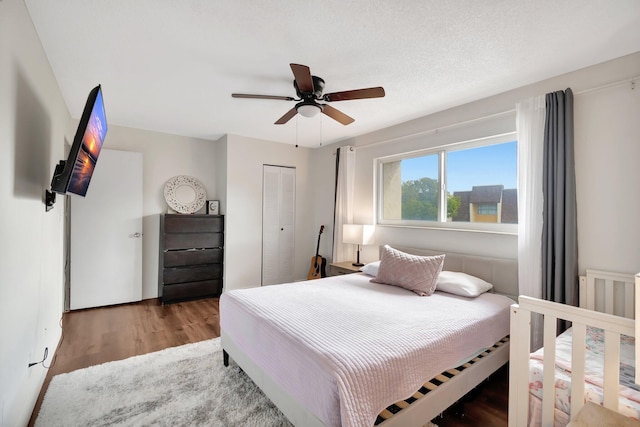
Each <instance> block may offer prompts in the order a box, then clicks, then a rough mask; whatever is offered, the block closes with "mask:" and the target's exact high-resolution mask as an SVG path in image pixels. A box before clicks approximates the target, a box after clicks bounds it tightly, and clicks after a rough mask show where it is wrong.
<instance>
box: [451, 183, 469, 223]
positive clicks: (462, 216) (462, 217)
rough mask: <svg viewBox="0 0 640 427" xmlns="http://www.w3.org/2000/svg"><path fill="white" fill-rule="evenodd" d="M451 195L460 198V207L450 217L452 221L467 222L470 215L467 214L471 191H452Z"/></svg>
mask: <svg viewBox="0 0 640 427" xmlns="http://www.w3.org/2000/svg"><path fill="white" fill-rule="evenodd" d="M453 195H454V196H455V197H457V198H459V199H460V207H459V208H458V212H457V213H456V216H454V217H453V218H452V220H453V221H459V222H469V221H471V217H470V215H469V212H470V209H469V200H470V199H471V191H454V192H453Z"/></svg>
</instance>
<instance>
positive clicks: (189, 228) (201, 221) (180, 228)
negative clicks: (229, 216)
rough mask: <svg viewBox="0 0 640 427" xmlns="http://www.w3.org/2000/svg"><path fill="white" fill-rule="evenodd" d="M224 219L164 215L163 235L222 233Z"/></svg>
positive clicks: (207, 216)
mask: <svg viewBox="0 0 640 427" xmlns="http://www.w3.org/2000/svg"><path fill="white" fill-rule="evenodd" d="M223 231H224V217H223V216H213V215H199V216H192V215H165V217H164V232H165V233H222V232H223Z"/></svg>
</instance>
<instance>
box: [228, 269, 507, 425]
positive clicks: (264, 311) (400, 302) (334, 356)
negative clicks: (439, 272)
mask: <svg viewBox="0 0 640 427" xmlns="http://www.w3.org/2000/svg"><path fill="white" fill-rule="evenodd" d="M370 278H371V277H370V276H367V275H365V274H351V275H344V276H337V277H329V278H326V279H322V280H314V281H309V282H298V283H290V284H284V285H275V286H266V287H261V288H252V289H242V290H234V291H230V292H226V293H224V294H223V295H222V296H221V298H220V316H221V317H220V325H221V329H222V330H223V331H224V332H225V334H226V335H227V336H229V337H230V338H231V339H232V340H233V341H234V342H235V344H236V345H237V346H238V347H239V348H240V349H241V350H242V351H243V352H244V353H245V354H246V355H247V356H249V357H250V358H251V359H252V360H254V362H255V363H256V364H257V365H258V366H260V367H261V368H262V369H263V370H264V371H265V372H266V373H267V374H268V375H269V376H270V377H271V378H272V379H273V380H274V381H275V382H276V383H278V384H279V385H280V386H281V387H282V388H283V389H284V390H286V391H287V392H288V393H289V394H290V395H291V396H293V397H294V398H296V399H297V400H298V401H299V402H300V403H301V404H303V405H304V406H305V407H307V408H308V410H309V411H310V412H311V413H313V414H314V415H315V416H316V417H318V418H319V419H320V420H322V422H323V423H324V424H325V425H327V426H344V427H356V426H367V427H369V426H372V425H373V423H374V421H375V418H376V416H377V414H378V413H380V411H382V410H383V409H384V408H386V407H387V406H388V405H389V404H391V403H395V402H397V401H399V400H402V399H405V398H407V397H409V396H410V395H412V394H413V393H414V392H415V391H416V390H417V389H418V388H419V387H420V386H421V385H422V384H424V383H425V382H426V381H428V380H430V379H431V378H433V377H434V376H435V375H437V374H439V373H440V372H442V371H444V370H446V369H448V368H450V367H452V366H454V365H455V364H456V362H458V361H460V360H462V359H464V358H466V357H467V356H469V355H471V354H474V353H475V352H476V351H477V350H478V349H480V348H486V347H489V346H491V345H492V344H494V343H495V342H496V341H498V340H499V339H501V338H502V337H504V336H505V335H507V334H508V333H509V306H510V305H511V304H512V303H513V301H512V300H510V299H509V298H507V297H505V296H501V295H496V294H483V295H481V296H480V297H478V298H475V299H470V298H464V297H456V296H454V295H451V294H445V293H440V292H436V293H435V294H433V295H431V296H429V297H420V296H418V295H416V294H415V293H413V292H410V291H407V290H404V289H401V288H398V287H394V286H387V285H380V284H374V283H370V282H369V280H370Z"/></svg>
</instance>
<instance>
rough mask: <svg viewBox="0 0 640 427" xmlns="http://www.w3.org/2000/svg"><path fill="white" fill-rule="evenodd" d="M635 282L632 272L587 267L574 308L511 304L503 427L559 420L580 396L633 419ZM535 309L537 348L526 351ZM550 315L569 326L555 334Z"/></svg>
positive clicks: (637, 394)
mask: <svg viewBox="0 0 640 427" xmlns="http://www.w3.org/2000/svg"><path fill="white" fill-rule="evenodd" d="M634 282H635V284H634ZM639 286H640V273H639V274H638V275H635V276H633V275H628V274H619V273H612V272H605V271H596V270H587V272H586V276H583V277H581V278H580V306H581V307H580V308H579V307H571V306H567V305H564V304H558V303H553V302H549V301H542V300H539V299H536V298H530V297H526V296H520V297H519V299H518V304H514V305H513V306H512V308H511V333H510V336H511V348H510V365H509V425H510V426H525V425H530V426H538V425H542V426H563V425H567V423H569V422H570V421H571V420H573V419H574V418H575V417H576V416H577V415H578V413H579V412H580V410H581V409H582V408H583V406H584V405H585V402H593V403H595V404H598V405H602V406H604V407H605V408H608V409H610V410H613V411H615V412H618V413H621V414H623V415H626V416H628V417H631V418H635V419H638V418H640V388H638V386H637V385H635V383H634V375H635V357H636V354H635V352H636V350H635V338H634V337H635V322H634V320H633V317H634V315H635V310H634V301H635V298H636V296H635V295H636V294H637V295H640V293H637V292H635V289H637V288H638V287H639ZM638 308H640V307H638ZM636 309H637V308H636ZM536 313H538V314H539V315H542V316H544V321H543V324H544V326H543V331H544V337H543V347H542V348H541V349H537V350H536V351H534V352H531V351H530V336H531V332H530V324H531V319H532V315H534V314H536ZM558 319H563V320H567V321H570V322H571V327H570V328H569V329H568V330H567V331H565V332H564V333H562V334H560V335H559V336H558V337H556V323H557V320H558ZM575 343H580V345H575ZM549 384H554V387H548V386H546V385H549Z"/></svg>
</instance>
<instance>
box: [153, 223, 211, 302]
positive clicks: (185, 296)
mask: <svg viewBox="0 0 640 427" xmlns="http://www.w3.org/2000/svg"><path fill="white" fill-rule="evenodd" d="M223 248H224V216H223V215H183V214H163V215H160V245H159V249H160V251H159V252H160V260H159V262H158V266H159V274H158V298H160V299H161V300H162V302H163V303H169V302H176V301H184V300H189V299H196V298H203V297H216V296H220V294H221V293H222V271H223V270H222V269H223Z"/></svg>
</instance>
